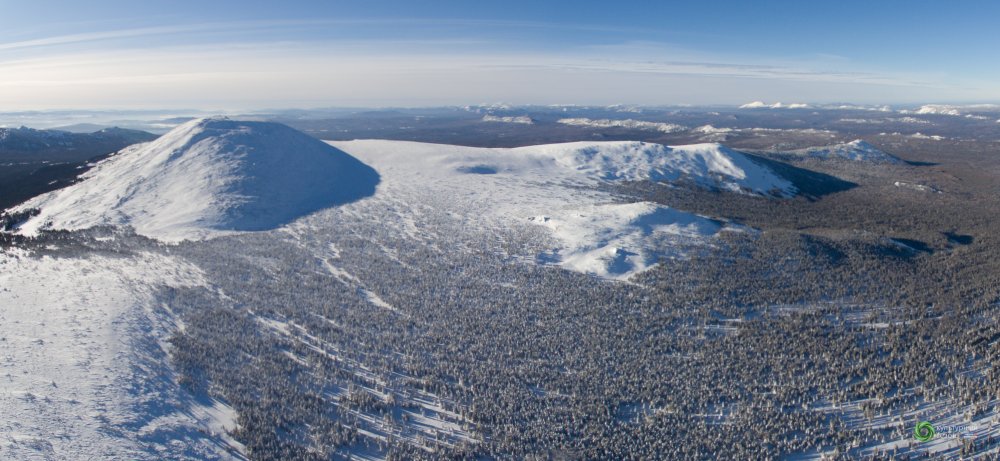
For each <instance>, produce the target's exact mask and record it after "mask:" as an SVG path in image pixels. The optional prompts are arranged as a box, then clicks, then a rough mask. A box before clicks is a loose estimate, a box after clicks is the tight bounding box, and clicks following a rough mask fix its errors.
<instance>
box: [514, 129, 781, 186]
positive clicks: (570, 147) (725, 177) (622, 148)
mask: <svg viewBox="0 0 1000 461" xmlns="http://www.w3.org/2000/svg"><path fill="white" fill-rule="evenodd" d="M515 151H520V152H522V153H527V154H531V155H539V154H541V155H544V156H547V157H551V158H552V159H553V160H554V161H555V162H556V163H557V164H559V165H561V166H563V167H565V168H567V169H569V170H572V171H576V172H578V173H583V174H585V175H586V176H588V177H590V178H593V179H597V180H603V181H641V180H649V181H665V182H678V181H690V182H693V183H695V184H697V185H699V186H703V187H709V188H717V189H722V190H728V191H733V192H743V193H753V194H760V195H778V196H785V197H788V196H792V195H794V194H795V192H796V190H795V187H794V186H793V185H792V183H791V182H789V181H787V180H786V179H784V178H782V177H780V176H778V175H777V174H775V173H774V172H773V171H771V170H770V169H768V168H767V167H764V166H762V165H760V164H758V163H756V162H754V161H753V160H751V159H750V158H749V157H747V156H746V155H744V154H742V153H740V152H736V151H734V150H732V149H729V148H728V147H725V146H723V145H721V144H715V143H706V144H691V145H685V146H673V147H671V146H664V145H660V144H652V143H645V142H628V141H625V142H622V141H612V142H602V143H588V142H578V143H566V144H550V145H544V146H531V147H524V148H520V149H515Z"/></svg>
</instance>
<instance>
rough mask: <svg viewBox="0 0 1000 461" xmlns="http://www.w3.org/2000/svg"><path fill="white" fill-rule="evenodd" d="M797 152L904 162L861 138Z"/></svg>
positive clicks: (872, 160) (861, 160) (810, 155)
mask: <svg viewBox="0 0 1000 461" xmlns="http://www.w3.org/2000/svg"><path fill="white" fill-rule="evenodd" d="M795 153H798V154H802V155H807V156H809V157H815V158H841V159H847V160H854V161H858V162H870V163H892V164H900V163H903V161H902V160H900V159H899V158H897V157H895V156H893V155H890V154H887V153H885V152H882V151H881V150H879V149H878V148H877V147H875V146H873V145H871V144H868V143H867V142H866V141H863V140H861V139H855V140H854V141H851V142H846V143H842V144H835V145H832V146H824V147H811V148H808V149H802V150H798V151H795Z"/></svg>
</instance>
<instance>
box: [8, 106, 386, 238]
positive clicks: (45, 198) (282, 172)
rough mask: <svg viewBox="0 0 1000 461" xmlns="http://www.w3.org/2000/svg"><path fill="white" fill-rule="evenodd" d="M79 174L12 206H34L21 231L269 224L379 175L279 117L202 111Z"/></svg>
mask: <svg viewBox="0 0 1000 461" xmlns="http://www.w3.org/2000/svg"><path fill="white" fill-rule="evenodd" d="M83 179H84V180H83V181H81V182H79V183H77V184H74V185H72V186H69V187H67V188H65V189H61V190H58V191H54V192H51V193H48V194H45V195H42V196H39V197H36V198H34V199H32V200H30V201H28V202H26V203H24V204H22V205H19V206H18V207H16V208H14V211H21V210H27V209H32V208H37V209H40V210H41V213H40V214H39V215H38V216H35V217H34V218H32V219H31V220H29V221H28V222H26V223H24V224H23V225H22V226H21V229H20V230H21V232H22V233H25V234H33V233H36V232H37V231H38V230H39V229H44V228H54V229H68V230H73V229H82V228H87V227H92V226H96V225H102V224H111V225H131V226H133V227H134V228H135V229H136V231H137V232H138V233H140V234H142V235H146V236H151V237H156V238H159V239H162V240H166V241H178V240H183V239H198V238H204V237H207V236H210V235H217V234H219V233H220V232H225V231H244V230H264V229H271V228H275V227H278V226H280V225H282V224H285V223H287V222H290V221H292V220H294V219H295V218H298V217H300V216H302V215H305V214H309V213H311V212H314V211H316V210H319V209H322V208H326V207H329V206H333V205H337V204H342V203H346V202H350V201H353V200H357V199H360V198H362V197H365V196H369V195H371V194H372V193H374V191H375V187H376V185H377V183H378V174H377V173H376V172H375V171H374V170H372V169H371V168H370V167H368V166H366V165H364V164H362V163H361V162H358V161H357V160H356V159H354V158H352V157H350V156H349V155H347V154H344V153H343V152H340V151H338V150H336V149H333V148H331V147H330V146H328V145H326V144H324V143H322V142H320V141H317V140H315V139H314V138H312V137H309V136H307V135H305V134H303V133H301V132H298V131H296V130H293V129H291V128H289V127H287V126H284V125H280V124H276V123H264V122H238V121H232V120H228V119H224V118H209V119H198V120H193V121H191V122H188V123H185V124H183V125H181V126H179V127H177V128H175V129H174V130H173V131H171V132H169V133H167V134H165V135H164V136H162V137H161V138H159V139H157V140H155V141H153V142H150V143H147V144H140V145H136V146H132V147H130V148H128V149H125V150H124V151H122V152H120V153H118V154H116V155H114V156H112V157H111V158H109V159H107V160H105V161H103V162H101V163H100V164H98V165H97V166H96V167H95V168H94V169H92V170H90V171H88V172H87V173H85V174H84V176H83Z"/></svg>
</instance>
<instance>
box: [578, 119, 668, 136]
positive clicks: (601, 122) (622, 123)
mask: <svg viewBox="0 0 1000 461" xmlns="http://www.w3.org/2000/svg"><path fill="white" fill-rule="evenodd" d="M558 122H559V123H562V124H563V125H573V126H592V127H597V128H628V129H632V130H651V131H660V132H663V133H676V132H678V131H684V130H686V129H687V128H686V127H684V126H681V125H676V124H673V123H664V122H647V121H644V120H633V119H624V120H612V119H606V118H602V119H590V118H563V119H559V120H558Z"/></svg>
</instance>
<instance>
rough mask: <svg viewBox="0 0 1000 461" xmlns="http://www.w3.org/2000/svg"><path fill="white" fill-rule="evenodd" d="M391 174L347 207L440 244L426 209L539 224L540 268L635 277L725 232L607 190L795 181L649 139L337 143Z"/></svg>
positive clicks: (475, 219) (489, 221)
mask: <svg viewBox="0 0 1000 461" xmlns="http://www.w3.org/2000/svg"><path fill="white" fill-rule="evenodd" d="M330 144H331V145H333V146H335V147H337V148H339V149H341V150H343V151H345V152H347V153H349V154H351V155H354V156H356V157H358V158H359V159H361V160H362V161H364V162H365V163H367V164H369V165H372V166H373V167H375V168H376V169H377V170H378V171H379V173H380V174H381V175H382V179H383V182H382V184H380V186H379V192H378V194H376V196H375V197H373V198H372V199H371V200H365V201H362V202H357V203H355V204H351V205H349V206H346V207H343V210H346V211H351V210H356V212H358V213H362V214H363V213H367V212H369V211H367V210H366V208H368V207H377V208H380V209H392V210H397V213H399V214H400V215H401V217H400V219H399V221H398V222H397V223H392V222H386V225H387V226H392V225H395V226H398V227H399V230H400V232H402V233H406V234H409V235H412V236H414V237H415V238H431V239H440V238H447V236H434V235H429V234H432V233H433V229H427V228H422V227H420V226H415V225H414V224H413V223H414V220H415V219H418V218H419V215H420V213H422V209H423V208H424V207H429V208H433V209H435V210H437V211H441V210H442V209H446V210H447V211H448V213H451V214H453V215H456V216H459V217H461V219H464V220H465V221H466V222H467V223H468V226H474V227H488V226H498V227H502V228H510V227H511V226H522V225H536V226H539V227H541V228H542V229H544V230H546V231H547V233H548V234H549V235H550V237H551V242H550V243H549V244H548V247H547V250H546V251H545V252H544V253H543V254H540V255H539V258H538V259H539V261H541V262H543V263H546V264H555V265H560V266H562V267H564V268H566V269H569V270H574V271H578V272H583V273H590V274H594V275H597V276H601V277H607V278H614V279H625V278H628V277H629V276H630V275H632V274H634V273H637V272H640V271H642V270H645V269H647V268H649V267H651V266H652V265H654V264H655V263H656V261H657V260H659V259H660V258H662V257H679V256H683V254H684V253H685V251H687V250H688V249H690V248H692V247H697V246H702V245H706V244H709V242H710V239H711V237H712V236H713V235H715V234H716V233H718V232H719V231H720V230H722V229H723V228H724V226H723V225H722V224H720V223H718V222H715V221H712V220H710V219H707V218H704V217H700V216H697V215H693V214H690V213H685V212H682V211H679V210H675V209H672V208H670V207H667V206H663V205H658V204H653V203H648V202H642V203H621V202H620V200H618V199H617V198H616V197H614V196H613V195H611V194H610V193H608V192H605V191H603V190H600V189H599V188H597V187H595V186H597V185H598V184H600V183H601V182H608V181H621V180H642V179H651V180H667V181H669V180H678V179H682V178H683V179H686V180H689V181H692V182H694V183H695V184H701V185H704V186H706V187H721V188H723V189H727V190H745V191H754V192H757V193H762V194H763V193H766V191H769V190H781V191H783V192H784V193H787V194H791V193H792V191H793V190H794V189H793V188H792V187H791V185H790V184H789V183H787V181H784V180H783V179H781V178H779V177H777V176H776V175H775V174H774V173H772V172H770V170H767V169H766V168H763V167H760V166H757V165H756V164H755V163H753V162H752V161H750V160H749V158H748V157H745V156H742V155H741V154H738V153H736V152H733V151H730V150H729V149H726V148H724V147H722V146H718V145H713V144H703V145H695V146H678V147H666V146H660V145H656V144H646V143H637V142H606V143H588V142H580V143H568V144H553V145H543V146H530V147H522V148H515V149H483V148H472V147H462V146H449V145H438V144H425V143H414V142H405V141H378V140H371V141H330Z"/></svg>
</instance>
